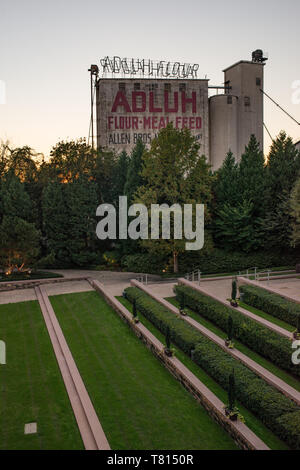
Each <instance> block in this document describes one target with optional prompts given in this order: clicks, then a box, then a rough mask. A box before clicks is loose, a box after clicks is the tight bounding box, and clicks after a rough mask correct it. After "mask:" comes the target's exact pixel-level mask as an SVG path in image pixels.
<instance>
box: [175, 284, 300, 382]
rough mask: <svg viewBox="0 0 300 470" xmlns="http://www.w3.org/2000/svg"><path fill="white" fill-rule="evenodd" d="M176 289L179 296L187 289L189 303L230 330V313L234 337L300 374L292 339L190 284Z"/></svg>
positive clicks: (215, 322)
mask: <svg viewBox="0 0 300 470" xmlns="http://www.w3.org/2000/svg"><path fill="white" fill-rule="evenodd" d="M175 291H176V296H177V295H178V294H179V295H180V293H181V294H182V292H184V293H185V302H186V305H187V306H188V307H189V308H191V309H192V310H194V311H195V312H196V313H198V314H199V315H201V316H203V317H204V318H206V319H208V320H210V321H211V322H212V323H214V324H215V325H216V326H218V327H220V328H221V329H222V330H223V331H227V324H228V316H229V315H230V316H232V319H233V337H234V338H235V339H237V340H239V341H241V342H242V343H244V344H245V345H247V346H248V347H249V348H250V349H253V351H256V352H258V353H259V354H261V355H262V356H264V357H265V358H267V359H269V360H270V361H271V362H273V363H274V364H276V365H278V366H279V367H281V368H282V369H285V370H287V371H289V372H291V373H293V374H295V375H298V376H300V366H299V365H295V364H293V363H292V361H291V342H290V340H289V339H287V338H284V337H283V336H281V335H279V334H277V333H276V332H274V331H271V330H270V329H269V328H267V327H265V326H264V325H261V324H259V323H257V322H256V321H254V320H252V319H251V318H248V317H246V316H245V315H243V314H242V313H241V312H239V311H238V310H234V309H232V308H231V307H229V306H228V307H227V306H225V305H223V304H221V303H220V302H218V301H217V300H215V299H213V298H211V297H208V296H207V295H205V294H202V293H200V292H197V291H196V290H195V289H192V288H191V287H187V286H176V287H175Z"/></svg>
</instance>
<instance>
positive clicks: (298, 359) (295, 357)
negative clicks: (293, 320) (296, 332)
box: [292, 340, 300, 366]
mask: <svg viewBox="0 0 300 470" xmlns="http://www.w3.org/2000/svg"><path fill="white" fill-rule="evenodd" d="M292 348H293V349H296V351H295V352H294V353H293V354H292V363H293V364H294V365H295V366H298V365H299V364H300V340H297V341H294V342H293V344H292Z"/></svg>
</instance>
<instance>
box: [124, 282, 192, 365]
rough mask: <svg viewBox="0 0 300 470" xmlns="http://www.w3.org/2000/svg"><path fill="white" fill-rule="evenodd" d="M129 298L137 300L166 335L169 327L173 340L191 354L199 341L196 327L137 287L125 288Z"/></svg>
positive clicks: (146, 315)
mask: <svg viewBox="0 0 300 470" xmlns="http://www.w3.org/2000/svg"><path fill="white" fill-rule="evenodd" d="M125 292H126V295H127V298H128V300H129V301H130V302H131V303H133V300H134V299H135V300H136V308H137V309H138V310H139V311H140V312H141V313H142V314H143V315H144V316H145V317H146V318H148V320H150V321H151V323H153V325H155V326H156V327H157V328H158V329H159V330H160V331H161V332H162V333H163V334H164V335H166V333H167V329H168V327H169V328H170V332H171V341H173V342H174V343H176V344H177V345H178V346H179V347H180V349H182V351H184V352H185V353H186V354H188V355H189V356H190V355H191V351H192V350H193V349H195V346H196V344H197V342H198V341H199V333H198V332H197V330H195V328H193V327H192V326H190V325H189V324H188V323H186V322H184V321H183V320H182V318H180V317H177V316H176V315H174V314H173V313H171V312H169V310H167V309H165V308H164V307H163V306H161V305H160V304H158V303H157V302H156V301H155V300H153V299H151V297H149V296H148V295H147V294H145V293H144V292H143V291H141V290H140V289H138V288H136V287H128V288H127V289H125Z"/></svg>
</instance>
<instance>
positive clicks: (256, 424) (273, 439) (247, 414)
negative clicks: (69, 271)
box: [117, 297, 288, 450]
mask: <svg viewBox="0 0 300 470" xmlns="http://www.w3.org/2000/svg"><path fill="white" fill-rule="evenodd" d="M117 298H118V300H119V301H120V302H121V303H122V304H123V305H124V306H125V307H126V308H127V309H128V310H129V311H131V312H132V305H131V303H130V302H129V301H128V300H126V299H124V298H123V297H117ZM166 300H168V299H166ZM138 317H139V319H140V321H141V322H142V323H143V324H144V325H145V326H146V328H148V329H149V330H150V331H151V332H152V333H153V334H154V335H155V336H156V337H157V338H158V339H159V340H160V341H161V342H162V343H165V338H164V336H163V335H162V334H161V332H160V331H159V330H158V329H157V328H156V327H155V326H154V325H153V324H152V323H151V322H150V321H149V320H148V319H147V318H145V317H144V316H143V315H142V314H141V313H140V312H138ZM176 357H178V359H179V360H180V361H181V362H182V363H183V364H184V365H185V366H186V367H188V368H189V369H190V371H191V372H193V374H195V376H196V377H198V378H199V380H201V382H203V383H204V384H205V385H206V386H207V387H208V388H209V389H210V390H211V391H212V392H213V393H214V394H215V395H216V396H217V397H218V398H219V399H220V400H221V401H222V402H223V403H227V401H228V395H227V392H226V391H225V390H224V389H223V388H222V387H221V386H220V385H219V384H218V383H217V382H215V380H214V379H213V378H212V377H210V376H209V375H208V374H207V373H206V372H205V371H204V370H202V369H201V368H200V367H199V366H198V365H197V364H195V362H193V361H192V360H191V359H190V358H189V357H188V356H187V355H186V354H185V353H184V352H182V351H181V350H180V349H178V348H176ZM237 406H238V408H239V410H240V412H241V414H242V415H243V416H244V418H245V420H246V424H247V426H248V427H249V428H250V429H251V430H252V431H253V432H254V433H255V434H256V435H257V436H258V437H260V438H261V439H262V440H263V441H264V442H265V443H266V444H267V445H268V446H269V447H270V449H273V450H286V449H288V447H287V445H286V444H285V443H284V442H282V441H281V440H280V439H278V437H277V436H275V434H273V433H272V431H270V430H269V429H268V428H267V427H266V426H265V425H264V424H263V423H262V422H261V421H260V420H259V419H258V418H257V417H256V416H254V415H253V414H252V413H251V411H249V410H247V408H245V407H244V406H243V405H242V404H241V403H237Z"/></svg>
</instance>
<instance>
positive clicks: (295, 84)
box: [292, 80, 300, 104]
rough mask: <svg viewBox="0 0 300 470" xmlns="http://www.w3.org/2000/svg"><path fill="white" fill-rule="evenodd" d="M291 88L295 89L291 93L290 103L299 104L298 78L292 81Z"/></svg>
mask: <svg viewBox="0 0 300 470" xmlns="http://www.w3.org/2000/svg"><path fill="white" fill-rule="evenodd" d="M292 90H295V91H294V92H293V93H292V103H293V104H300V80H294V81H293V83H292Z"/></svg>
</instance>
